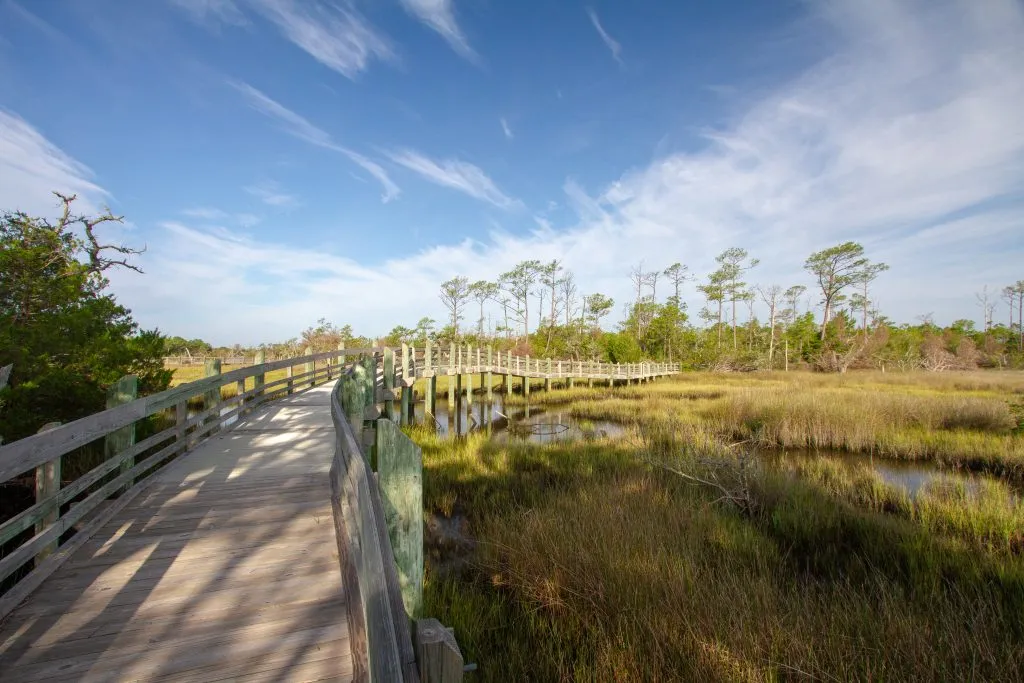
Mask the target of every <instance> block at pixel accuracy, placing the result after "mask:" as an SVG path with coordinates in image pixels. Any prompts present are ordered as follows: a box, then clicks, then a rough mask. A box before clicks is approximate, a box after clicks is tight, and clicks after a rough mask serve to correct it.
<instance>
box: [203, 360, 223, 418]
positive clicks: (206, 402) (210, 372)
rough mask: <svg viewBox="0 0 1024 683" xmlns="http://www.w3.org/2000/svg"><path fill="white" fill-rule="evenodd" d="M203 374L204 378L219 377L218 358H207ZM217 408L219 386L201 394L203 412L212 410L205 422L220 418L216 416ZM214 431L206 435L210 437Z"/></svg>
mask: <svg viewBox="0 0 1024 683" xmlns="http://www.w3.org/2000/svg"><path fill="white" fill-rule="evenodd" d="M203 374H204V375H205V376H206V377H217V376H218V375H220V358H207V359H206V366H205V367H204V368H203ZM219 406H220V385H219V384H218V385H216V386H214V387H213V388H212V389H210V390H208V391H207V392H206V393H204V394H203V408H204V409H205V410H209V409H210V408H213V412H212V413H211V415H210V417H208V418H206V422H215V421H216V420H217V419H218V418H219V417H220V415H219V414H218V409H219ZM216 431H217V430H216V429H214V430H212V431H210V432H208V433H207V435H208V436H209V435H212V434H213V433H214V432H216Z"/></svg>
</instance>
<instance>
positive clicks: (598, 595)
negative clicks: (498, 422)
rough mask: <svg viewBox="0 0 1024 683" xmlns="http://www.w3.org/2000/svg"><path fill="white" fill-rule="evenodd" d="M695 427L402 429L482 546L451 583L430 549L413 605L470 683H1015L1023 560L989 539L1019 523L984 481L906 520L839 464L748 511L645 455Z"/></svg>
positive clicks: (770, 492) (770, 485)
mask: <svg viewBox="0 0 1024 683" xmlns="http://www.w3.org/2000/svg"><path fill="white" fill-rule="evenodd" d="M620 400H621V401H623V402H625V403H627V404H631V405H632V406H633V409H634V411H635V410H636V407H637V403H636V401H635V400H627V399H620ZM584 405H586V406H588V407H591V406H594V407H597V406H601V405H602V403H601V402H593V401H587V402H585V403H584ZM665 419H666V420H667V419H668V418H665ZM696 429H698V427H696V426H695V425H694V424H693V423H691V424H690V425H689V426H683V427H682V428H679V429H676V430H675V431H672V430H664V431H662V432H657V433H654V434H652V432H656V431H657V430H652V429H650V428H646V429H642V431H641V432H634V433H632V434H630V436H629V437H627V438H625V439H621V440H607V441H603V442H599V443H586V442H579V443H575V444H559V445H554V446H540V445H531V444H527V443H522V444H509V445H501V444H497V443H494V442H491V441H488V440H486V438H484V437H482V436H471V437H469V438H467V439H463V440H457V441H446V440H443V439H441V438H439V437H437V436H435V435H433V434H431V433H429V432H427V431H425V430H413V434H414V436H415V438H416V439H417V441H418V442H419V443H420V444H421V445H422V447H423V452H424V467H425V476H424V484H425V496H424V503H425V506H426V508H427V511H428V512H431V513H436V514H439V515H442V516H443V517H452V516H455V517H459V516H465V517H466V518H467V520H468V524H469V529H470V531H471V533H472V535H473V536H474V537H475V539H476V541H477V545H476V546H475V549H473V550H472V551H471V556H470V558H469V562H468V564H465V565H464V567H463V568H462V570H461V571H458V572H456V573H454V574H452V573H445V572H442V571H441V569H440V567H443V566H444V565H445V561H446V559H447V558H445V557H441V556H437V555H431V557H430V561H429V565H428V571H427V582H426V595H425V599H426V609H427V611H429V612H430V613H431V614H436V615H438V616H439V617H440V618H441V619H442V621H443V622H444V623H446V624H450V625H452V626H454V627H455V631H456V634H457V636H458V638H459V642H460V645H461V646H462V647H463V651H464V652H465V653H466V656H467V660H468V661H477V662H479V663H480V665H481V668H480V671H479V672H478V673H477V674H474V676H475V677H476V680H480V681H508V680H551V681H577V680H578V681H606V680H607V681H658V680H711V681H734V680H749V681H774V680H790V679H802V678H809V679H815V680H869V679H870V680H876V679H877V680H969V679H974V680H1019V679H1021V678H1022V677H1024V647H1022V645H1024V642H1022V631H1021V629H1020V617H1019V614H1020V611H1021V610H1022V609H1024V564H1022V559H1021V556H1020V553H1019V549H1018V550H1012V549H1008V547H1007V546H1006V544H1003V545H999V543H1000V537H999V529H1001V528H1002V529H1004V530H1006V529H1008V528H1009V526H1008V525H1009V524H1012V523H1013V521H1014V520H1015V519H1019V517H1012V516H1007V515H1006V511H1007V507H1006V505H1005V503H1004V505H1003V507H1001V508H999V507H997V506H996V505H995V498H994V497H993V496H995V493H994V491H995V489H993V492H992V493H983V494H982V495H984V496H990V498H991V499H990V503H991V505H992V509H991V510H990V511H988V512H984V511H981V512H978V513H977V514H973V513H972V514H971V515H964V514H963V513H961V512H959V511H957V510H958V509H957V501H960V503H963V502H964V499H963V497H962V496H961V495H960V492H959V491H957V490H952V491H947V490H946V489H945V488H943V486H941V485H936V491H937V492H936V493H934V494H933V493H930V492H929V493H928V494H927V495H928V496H929V499H928V501H929V502H928V503H927V504H925V505H923V506H922V507H921V510H920V511H918V509H917V508H915V507H913V505H911V503H910V502H909V500H907V498H906V496H904V495H901V494H899V493H896V492H894V491H893V490H892V489H891V488H890V487H889V486H888V485H886V484H885V483H884V482H880V481H878V480H877V479H875V478H874V477H873V476H871V475H868V474H864V473H859V472H856V471H854V472H853V473H852V474H851V473H850V472H848V471H846V470H840V469H839V468H838V465H836V466H830V465H823V466H820V467H818V469H817V474H816V475H814V476H812V474H811V473H809V474H808V476H807V477H805V478H801V479H796V478H793V477H792V476H785V475H779V474H773V471H772V470H768V469H759V470H758V472H757V476H756V480H755V491H756V498H757V501H758V505H757V508H756V509H757V511H756V512H755V513H754V514H752V515H750V516H744V515H741V514H739V513H737V512H736V511H734V510H732V509H731V508H728V507H723V506H722V505H721V504H720V503H715V502H714V500H715V499H716V498H717V495H718V494H717V492H715V491H713V490H709V489H707V488H704V487H699V486H693V485H691V484H689V483H687V482H685V481H683V480H682V479H680V478H678V477H676V476H674V475H672V474H670V473H667V472H664V471H662V470H660V469H658V468H652V467H650V466H649V465H647V464H646V462H644V461H643V460H641V458H640V456H641V455H643V454H644V453H645V452H647V450H649V447H650V444H651V443H652V440H653V439H657V438H661V439H663V440H664V444H663V448H662V449H661V450H663V452H664V453H665V454H671V453H673V452H680V453H681V452H689V451H692V450H693V448H691V446H690V444H692V443H693V441H692V438H693V436H694V434H698V435H699V434H702V432H699V431H696V432H694V431H693V430H696ZM684 440H685V443H684ZM645 449H647V450H645ZM710 451H711V452H714V453H717V452H718V450H717V449H716V448H715V447H711V448H710ZM1003 493H1005V491H1003ZM972 495H973V494H972ZM944 505H945V506H946V507H942V506H944ZM982 507H984V506H982ZM1015 510H1016V512H1014V514H1019V507H1018V508H1015Z"/></svg>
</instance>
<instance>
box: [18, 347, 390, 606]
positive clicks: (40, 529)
mask: <svg viewBox="0 0 1024 683" xmlns="http://www.w3.org/2000/svg"><path fill="white" fill-rule="evenodd" d="M376 350H377V349H372V348H371V349H343V350H339V351H330V352H326V353H318V354H311V355H308V356H302V357H299V358H290V359H284V360H280V361H273V362H270V363H261V364H259V365H253V366H250V367H246V368H239V369H237V370H233V371H231V372H227V373H224V374H221V375H216V376H213V377H207V378H204V379H200V380H197V381H195V382H189V383H187V384H183V385H181V386H178V387H174V388H173V389H168V390H167V391H163V392H160V393H158V394H153V395H151V396H146V397H143V398H139V399H136V400H134V401H131V402H129V403H125V404H122V405H120V406H117V407H115V408H111V409H109V410H105V411H102V412H100V413H96V414H94V415H89V416H87V417H84V418H82V419H80V420H75V421H74V422H69V423H67V424H65V425H60V426H57V427H55V428H53V429H49V430H47V431H45V432H41V433H39V434H35V435H33V436H29V437H26V438H24V439H21V440H19V441H15V442H13V443H11V444H8V445H4V446H0V481H6V480H8V479H10V478H11V477H13V476H16V475H18V474H21V473H23V472H28V471H31V470H33V469H34V468H36V469H37V471H38V468H41V467H44V466H46V465H47V464H48V463H49V464H53V463H56V462H59V460H60V459H61V458H62V457H63V456H64V455H67V454H68V453H70V452H72V451H74V450H75V449H77V448H79V447H81V446H84V445H86V444H89V443H91V442H93V441H96V440H97V439H101V438H103V437H106V436H108V435H110V434H111V433H112V432H115V431H116V430H118V429H121V428H124V427H127V426H129V425H134V423H135V422H137V421H139V420H142V419H145V418H147V417H149V416H150V415H154V414H156V413H158V412H161V411H163V410H166V409H167V408H171V407H173V408H174V409H175V414H174V418H175V419H174V422H173V423H172V424H171V425H170V426H168V427H167V428H165V429H162V430H161V431H159V432H157V433H156V434H153V435H151V436H149V437H147V438H146V439H143V440H142V441H139V442H138V443H136V444H133V445H130V446H128V447H127V448H124V449H123V450H120V451H119V452H117V453H116V454H115V455H113V456H112V457H110V458H108V459H106V460H104V461H103V462H101V463H100V464H99V465H97V466H96V467H94V468H93V469H92V470H90V471H89V472H86V473H85V474H83V475H82V476H80V477H79V478H78V479H75V480H74V481H72V482H70V483H68V484H67V485H66V486H63V487H59V486H58V487H54V488H53V489H52V490H50V489H45V490H43V491H42V493H39V492H37V500H36V502H35V504H34V505H32V506H31V507H29V508H28V509H27V510H24V511H22V512H20V513H19V514H17V515H15V516H14V517H12V518H11V519H9V520H7V521H5V522H3V523H2V524H0V544H8V543H10V542H11V541H13V540H14V539H15V538H17V537H18V536H19V535H21V534H23V533H25V532H27V531H28V530H29V529H31V528H32V527H33V526H35V530H36V533H35V534H34V535H33V536H32V537H31V538H28V539H25V540H24V541H23V542H21V543H19V544H18V546H17V547H15V548H13V549H11V550H10V552H9V553H8V554H7V555H6V556H4V557H3V558H0V581H3V580H5V579H7V578H8V577H10V576H11V575H12V574H13V573H15V572H16V571H18V570H19V569H21V568H22V567H24V566H25V565H26V564H27V563H28V562H31V561H32V560H33V559H34V560H35V564H34V566H33V568H32V570H31V571H30V572H29V573H28V574H27V575H25V576H23V577H21V579H20V580H19V581H18V583H16V584H15V585H14V586H13V587H12V588H11V589H10V590H9V591H8V592H7V593H6V594H4V595H3V596H2V597H0V618H2V617H3V616H4V615H5V614H6V613H7V612H9V611H10V610H11V609H13V608H14V607H15V606H16V605H17V604H18V603H19V602H20V601H21V600H22V599H23V598H24V597H26V596H27V595H28V594H29V593H30V592H31V591H32V590H34V588H35V587H37V586H38V585H39V584H40V583H41V582H42V581H43V580H44V579H45V578H46V577H47V576H49V575H50V574H51V573H52V572H53V571H54V570H56V568H57V567H58V566H60V564H61V563H62V562H63V561H64V560H65V559H67V557H68V556H70V553H71V552H73V550H74V548H76V547H78V546H79V545H80V544H81V543H83V542H84V541H85V540H86V539H87V538H88V537H89V535H91V534H92V533H94V532H95V531H96V530H97V529H99V528H100V527H101V526H102V524H104V523H105V520H107V519H109V518H110V517H111V516H112V515H113V514H114V513H115V512H116V511H117V510H118V509H120V508H121V507H123V506H124V505H127V503H128V501H129V500H131V498H132V497H134V496H135V495H137V494H138V492H139V491H141V490H142V489H143V488H145V487H146V486H148V484H149V483H150V481H151V480H152V477H151V475H152V474H153V473H154V472H156V471H158V470H160V469H161V468H162V467H163V466H164V465H166V464H167V462H169V461H170V460H171V459H172V458H173V457H174V456H176V455H179V454H181V453H184V452H185V451H187V450H190V449H191V448H193V447H194V446H195V445H196V444H198V443H199V442H200V441H201V440H202V439H204V438H206V437H208V436H210V435H212V434H214V433H216V432H217V431H218V430H219V429H220V428H221V427H222V426H223V425H224V424H225V423H226V422H228V421H229V420H234V419H237V418H238V417H241V416H242V414H243V413H244V412H245V411H250V410H253V409H255V408H256V407H258V406H260V405H262V404H263V403H265V402H267V401H270V400H273V399H274V398H277V397H278V396H283V395H285V391H284V390H285V387H286V386H289V387H292V388H293V389H294V390H295V391H304V390H306V389H309V388H312V387H313V386H316V385H318V384H323V383H324V382H325V381H328V380H330V379H332V378H333V377H336V376H337V374H338V372H337V370H335V368H337V366H338V364H337V363H336V364H335V365H334V366H333V367H332V366H331V365H321V366H320V367H319V368H318V367H316V363H317V361H320V362H321V363H322V362H324V361H330V360H334V359H336V358H339V359H340V357H341V356H344V355H345V354H350V355H357V354H362V353H371V352H374V351H376ZM300 364H306V367H307V368H308V367H312V371H307V372H304V373H302V374H299V375H293V376H292V377H288V378H283V379H280V380H275V381H273V382H262V381H257V382H255V384H256V386H254V387H253V388H252V389H249V390H247V391H242V392H239V393H238V394H237V395H236V396H233V397H231V398H228V399H226V400H225V401H220V400H219V396H220V387H221V386H223V385H227V384H231V383H232V382H237V383H239V385H240V386H244V384H243V382H244V380H245V379H247V378H248V377H256V378H257V380H262V378H263V377H264V376H265V374H266V373H267V372H268V371H271V370H276V369H280V368H290V367H293V366H295V365H300ZM210 392H213V393H214V394H215V395H216V396H217V398H218V400H216V401H215V402H212V405H211V404H210V402H208V403H207V404H206V405H205V406H204V408H203V409H202V410H201V411H199V412H198V413H196V414H194V415H193V416H191V417H189V416H188V408H187V406H188V401H189V399H191V398H192V397H194V396H201V395H204V394H208V393H210ZM232 404H234V406H233V407H232ZM137 457H140V458H143V459H141V460H139V461H136V458H137ZM119 469H120V470H121V471H120V473H119V474H118V476H116V477H115V478H114V479H112V480H111V481H109V482H105V483H104V484H103V486H101V487H100V488H98V489H97V490H95V491H92V492H90V493H89V494H88V495H87V497H86V498H85V499H84V500H82V501H80V502H78V503H77V504H75V505H74V506H73V507H72V508H71V509H70V510H69V511H68V512H66V513H65V514H64V515H63V516H58V515H54V514H53V513H54V512H55V511H59V510H60V508H61V506H63V505H65V504H66V503H69V502H71V501H73V500H74V499H75V498H76V497H79V496H81V495H83V494H85V493H86V492H89V490H90V488H92V487H93V486H95V485H96V484H98V483H99V482H100V481H101V480H102V479H103V478H104V477H106V476H107V475H109V474H111V473H113V472H116V471H117V470H119ZM143 475H147V476H146V477H145V478H143ZM114 495H118V497H117V499H116V500H114V501H112V502H111V504H109V505H108V506H107V507H106V509H104V510H103V511H102V512H101V513H99V514H97V515H95V517H94V518H93V519H92V520H91V521H89V522H88V523H86V525H85V527H84V528H83V529H81V530H79V532H78V533H76V534H75V535H74V536H73V537H72V538H71V539H70V540H69V541H67V542H66V543H65V545H64V546H61V547H59V548H57V545H56V544H57V541H58V540H59V538H60V537H61V536H62V535H63V533H64V532H65V531H67V530H68V529H70V528H71V527H72V526H73V525H75V524H76V523H78V522H80V521H81V520H82V519H83V518H85V517H86V515H89V513H91V512H93V511H94V510H96V509H97V508H98V507H99V505H100V504H101V503H103V502H104V501H106V500H108V499H110V498H111V497H112V496H114ZM51 549H57V550H58V552H57V553H55V554H52V555H51Z"/></svg>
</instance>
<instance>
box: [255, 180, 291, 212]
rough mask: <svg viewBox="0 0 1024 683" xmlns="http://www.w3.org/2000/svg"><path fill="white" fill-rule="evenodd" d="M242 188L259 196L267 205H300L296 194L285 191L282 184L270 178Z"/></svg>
mask: <svg viewBox="0 0 1024 683" xmlns="http://www.w3.org/2000/svg"><path fill="white" fill-rule="evenodd" d="M242 189H244V190H245V191H246V192H248V193H249V194H251V195H252V196H254V197H257V198H258V199H259V200H260V201H261V202H263V203H264V204H266V205H267V206H276V207H291V206H298V205H299V200H298V198H297V197H296V196H295V195H293V194H289V193H287V192H285V191H283V190H282V189H281V185H280V184H279V183H276V182H274V181H269V180H268V181H265V182H262V183H257V184H256V185H248V186H246V187H244V188H242Z"/></svg>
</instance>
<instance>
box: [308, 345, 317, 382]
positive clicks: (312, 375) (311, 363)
mask: <svg viewBox="0 0 1024 683" xmlns="http://www.w3.org/2000/svg"><path fill="white" fill-rule="evenodd" d="M306 355H307V356H312V355H313V348H312V347H310V346H307V347H306ZM306 374H307V375H309V388H310V389H312V388H313V386H314V385H315V384H316V361H315V360H308V361H306Z"/></svg>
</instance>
